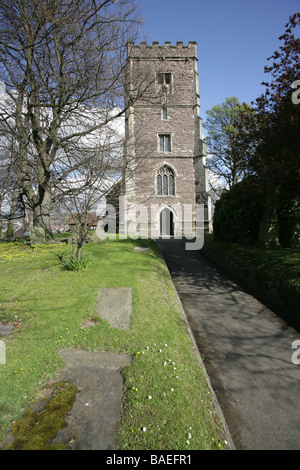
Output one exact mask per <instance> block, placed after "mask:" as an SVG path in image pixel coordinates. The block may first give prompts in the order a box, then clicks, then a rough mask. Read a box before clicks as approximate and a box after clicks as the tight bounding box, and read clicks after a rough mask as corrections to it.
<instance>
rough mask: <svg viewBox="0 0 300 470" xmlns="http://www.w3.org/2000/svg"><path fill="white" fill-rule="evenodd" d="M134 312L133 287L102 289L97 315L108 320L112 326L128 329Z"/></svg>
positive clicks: (97, 304)
mask: <svg viewBox="0 0 300 470" xmlns="http://www.w3.org/2000/svg"><path fill="white" fill-rule="evenodd" d="M131 312H132V288H131V287H118V288H105V289H101V290H100V294H99V298H98V301H97V303H96V315H98V316H99V317H100V318H102V319H103V320H108V322H109V325H110V326H111V327H112V328H119V329H121V330H127V329H128V328H129V326H130V320H131Z"/></svg>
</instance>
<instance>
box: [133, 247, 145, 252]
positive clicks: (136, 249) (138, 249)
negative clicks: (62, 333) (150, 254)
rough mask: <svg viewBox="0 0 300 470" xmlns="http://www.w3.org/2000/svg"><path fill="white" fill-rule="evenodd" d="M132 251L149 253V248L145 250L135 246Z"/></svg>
mask: <svg viewBox="0 0 300 470" xmlns="http://www.w3.org/2000/svg"><path fill="white" fill-rule="evenodd" d="M133 251H149V248H147V247H145V246H135V247H134V248H133Z"/></svg>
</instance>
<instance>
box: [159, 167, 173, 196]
mask: <svg viewBox="0 0 300 470" xmlns="http://www.w3.org/2000/svg"><path fill="white" fill-rule="evenodd" d="M157 194H158V195H159V196H174V195H175V178H174V172H173V170H172V169H171V168H170V167H169V166H167V165H164V166H163V167H161V168H160V169H159V170H158V171H157Z"/></svg>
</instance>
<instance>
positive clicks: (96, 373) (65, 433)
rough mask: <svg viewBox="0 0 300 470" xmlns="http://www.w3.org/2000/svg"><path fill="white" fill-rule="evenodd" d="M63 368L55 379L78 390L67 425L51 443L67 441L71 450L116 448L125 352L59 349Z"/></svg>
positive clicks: (127, 358)
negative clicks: (64, 366) (70, 384)
mask: <svg viewBox="0 0 300 470" xmlns="http://www.w3.org/2000/svg"><path fill="white" fill-rule="evenodd" d="M60 354H61V356H62V358H63V360H64V362H65V364H66V368H65V370H64V371H63V373H62V376H60V377H59V379H58V380H57V381H60V380H69V381H70V382H71V383H72V384H73V385H75V387H76V388H77V389H78V390H79V392H78V393H77V395H76V399H75V402H74V405H73V407H72V409H71V410H70V411H69V413H68V414H67V417H66V418H65V421H66V423H67V426H66V427H65V428H63V429H61V430H60V431H59V432H58V433H57V434H56V436H55V439H54V441H53V442H54V443H68V445H69V448H70V449H71V450H117V444H116V441H115V436H116V433H117V431H118V429H119V426H120V424H121V416H122V409H123V405H122V401H123V378H122V375H121V372H120V370H121V369H122V368H123V367H126V366H129V365H130V363H131V357H130V356H128V355H127V354H115V353H108V352H95V351H83V350H80V349H67V350H63V351H61V353H60Z"/></svg>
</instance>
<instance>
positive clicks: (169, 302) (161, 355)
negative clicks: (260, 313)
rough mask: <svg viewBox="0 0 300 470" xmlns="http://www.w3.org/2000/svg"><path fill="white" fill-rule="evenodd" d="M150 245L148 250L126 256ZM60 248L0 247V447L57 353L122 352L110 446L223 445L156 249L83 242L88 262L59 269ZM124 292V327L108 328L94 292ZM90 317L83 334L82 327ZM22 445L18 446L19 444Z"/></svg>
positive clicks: (57, 360) (52, 372) (51, 371)
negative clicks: (1, 345)
mask: <svg viewBox="0 0 300 470" xmlns="http://www.w3.org/2000/svg"><path fill="white" fill-rule="evenodd" d="M148 243H150V249H149V251H148V252H135V251H133V248H134V246H135V245H137V244H148ZM70 249H71V247H69V246H61V245H53V246H46V245H43V246H38V247H35V248H31V247H28V246H27V247H26V246H22V245H20V244H18V243H13V244H0V275H1V277H0V291H1V296H0V321H1V322H10V323H14V325H15V329H14V331H13V332H12V333H11V334H10V335H9V336H7V337H5V338H3V340H4V341H5V346H6V364H2V365H0V413H1V415H0V426H1V434H0V441H3V440H4V438H5V437H6V436H7V433H8V431H9V429H10V426H11V423H12V421H15V420H17V419H18V418H20V417H21V416H22V413H23V412H24V410H25V409H26V407H28V406H29V405H30V404H31V403H33V402H34V401H35V400H36V398H37V397H38V395H39V392H40V390H41V389H42V388H43V387H44V386H45V384H46V383H47V381H49V380H50V379H53V378H57V377H59V374H60V372H61V370H62V369H63V367H64V363H63V361H62V359H61V357H60V355H59V351H60V350H61V349H63V348H69V347H76V348H82V349H85V350H95V351H114V352H125V353H127V354H130V355H131V356H132V363H131V365H130V367H128V368H126V369H124V370H123V375H124V387H125V405H124V416H123V422H122V426H121V429H120V431H119V433H118V436H117V437H118V443H119V447H120V449H132V450H134V449H150V450H153V449H155V450H157V449H166V450H172V449H181V450H184V449H215V448H217V449H219V448H226V443H225V441H224V435H223V431H222V427H221V424H220V422H219V419H218V417H217V416H216V414H215V412H214V409H213V404H212V400H211V397H210V390H209V387H208V384H207V381H206V377H205V374H204V371H203V370H202V368H201V366H200V364H199V361H198V359H197V356H196V354H195V352H194V349H193V345H192V341H191V338H190V336H189V334H188V331H187V327H186V324H185V321H184V319H183V318H182V315H181V310H180V306H179V304H178V301H177V297H176V295H175V293H174V289H173V285H172V284H171V282H170V279H169V275H168V271H167V269H166V267H165V265H164V263H163V261H162V259H161V257H160V255H159V251H158V249H157V247H156V245H155V244H154V243H152V242H148V241H141V240H138V241H133V240H129V239H128V240H116V241H113V240H110V241H106V242H105V243H103V244H93V243H91V244H88V245H87V246H86V247H85V253H87V254H88V255H89V257H90V260H91V261H90V265H89V267H88V268H87V269H85V270H81V271H79V272H70V271H65V270H64V269H63V267H62V265H61V264H60V263H59V261H58V257H57V255H58V254H61V253H62V252H67V251H68V250H70ZM119 286H124V287H132V291H133V312H132V320H131V326H130V329H129V330H127V331H124V330H118V329H115V328H110V326H109V324H108V322H107V321H102V320H101V319H100V318H99V317H96V316H95V303H96V300H97V298H98V295H99V289H100V288H101V287H119ZM86 319H94V320H96V322H97V324H96V326H94V327H92V328H89V329H84V328H82V326H81V325H82V322H83V321H84V320H86ZM24 445H26V443H25V444H24Z"/></svg>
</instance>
